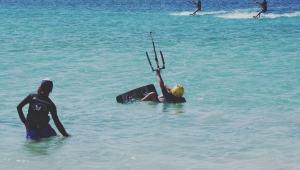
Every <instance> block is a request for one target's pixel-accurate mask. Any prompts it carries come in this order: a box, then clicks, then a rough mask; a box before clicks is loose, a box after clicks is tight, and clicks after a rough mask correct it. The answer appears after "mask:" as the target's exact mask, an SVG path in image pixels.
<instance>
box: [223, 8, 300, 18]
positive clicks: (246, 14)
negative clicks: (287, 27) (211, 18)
mask: <svg viewBox="0 0 300 170" xmlns="http://www.w3.org/2000/svg"><path fill="white" fill-rule="evenodd" d="M256 15H257V12H249V11H240V10H237V11H233V12H230V13H226V14H220V15H217V17H219V18H229V19H243V18H253V16H256ZM298 16H300V12H293V13H283V14H274V13H262V14H261V18H279V17H298Z"/></svg>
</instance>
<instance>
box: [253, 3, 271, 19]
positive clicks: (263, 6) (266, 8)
mask: <svg viewBox="0 0 300 170" xmlns="http://www.w3.org/2000/svg"><path fill="white" fill-rule="evenodd" d="M253 3H255V4H259V5H260V6H261V8H262V9H261V11H259V12H258V14H257V15H256V16H253V18H257V17H258V18H260V14H261V13H265V12H267V10H268V7H267V0H263V2H262V3H259V2H256V1H255V2H253Z"/></svg>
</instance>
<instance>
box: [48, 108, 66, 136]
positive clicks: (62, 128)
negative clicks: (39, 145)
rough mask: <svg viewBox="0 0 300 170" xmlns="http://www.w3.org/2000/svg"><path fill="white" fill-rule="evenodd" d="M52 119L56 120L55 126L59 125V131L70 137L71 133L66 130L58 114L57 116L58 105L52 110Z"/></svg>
mask: <svg viewBox="0 0 300 170" xmlns="http://www.w3.org/2000/svg"><path fill="white" fill-rule="evenodd" d="M50 113H51V116H52V119H53V121H54V124H55V126H56V127H57V129H58V131H59V132H60V133H61V134H62V135H63V136H65V137H68V136H69V134H68V133H67V132H66V130H65V128H64V126H63V125H62V123H61V122H60V120H59V118H58V116H57V111H56V107H55V106H54V108H53V110H52V111H51V112H50Z"/></svg>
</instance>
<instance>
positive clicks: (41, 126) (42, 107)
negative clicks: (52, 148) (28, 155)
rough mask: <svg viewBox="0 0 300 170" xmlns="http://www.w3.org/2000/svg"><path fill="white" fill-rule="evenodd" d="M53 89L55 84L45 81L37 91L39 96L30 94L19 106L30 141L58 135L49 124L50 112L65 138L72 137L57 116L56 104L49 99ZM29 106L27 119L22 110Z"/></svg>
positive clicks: (20, 115) (47, 79) (48, 80)
mask: <svg viewBox="0 0 300 170" xmlns="http://www.w3.org/2000/svg"><path fill="white" fill-rule="evenodd" d="M52 88H53V82H52V81H51V80H50V79H49V78H46V79H43V80H42V83H41V85H40V87H39V88H38V90H37V94H29V95H28V96H27V97H26V98H25V99H24V100H23V101H21V102H20V104H19V105H18V106H17V110H18V113H19V117H20V119H21V121H22V122H23V123H24V125H25V127H26V138H28V139H35V140H37V139H40V138H49V137H51V136H56V135H57V134H56V132H55V130H54V129H53V128H52V127H51V126H50V124H49V121H50V117H49V116H48V114H49V112H50V114H51V116H52V119H53V121H54V124H55V126H56V127H57V129H58V130H59V132H60V133H61V134H62V135H63V136H65V137H69V136H70V135H69V134H68V133H67V132H66V130H65V128H64V126H63V125H62V123H61V122H60V120H59V118H58V116H57V110H56V106H55V104H54V103H53V102H52V100H51V99H50V98H49V94H50V93H51V92H52ZM27 104H29V107H28V114H27V117H26V118H25V116H24V114H23V110H22V109H23V107H24V106H25V105H27Z"/></svg>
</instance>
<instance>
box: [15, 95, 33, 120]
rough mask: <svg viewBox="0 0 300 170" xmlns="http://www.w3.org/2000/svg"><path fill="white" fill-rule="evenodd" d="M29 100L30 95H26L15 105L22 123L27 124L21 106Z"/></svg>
mask: <svg viewBox="0 0 300 170" xmlns="http://www.w3.org/2000/svg"><path fill="white" fill-rule="evenodd" d="M30 100H31V97H30V95H28V96H27V97H26V98H25V99H24V100H23V101H21V103H19V105H18V106H17V110H18V113H19V117H20V119H21V121H22V122H23V123H24V124H28V123H27V120H26V118H25V116H24V113H23V107H24V106H25V105H27V104H28V103H29V102H30Z"/></svg>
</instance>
